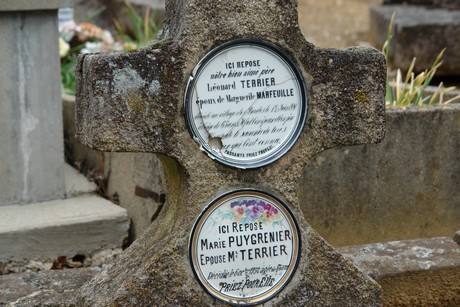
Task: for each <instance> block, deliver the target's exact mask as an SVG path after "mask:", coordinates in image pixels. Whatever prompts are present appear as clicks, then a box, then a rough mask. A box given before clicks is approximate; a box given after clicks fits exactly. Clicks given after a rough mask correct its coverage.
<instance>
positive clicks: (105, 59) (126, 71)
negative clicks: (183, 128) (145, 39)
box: [76, 44, 182, 153]
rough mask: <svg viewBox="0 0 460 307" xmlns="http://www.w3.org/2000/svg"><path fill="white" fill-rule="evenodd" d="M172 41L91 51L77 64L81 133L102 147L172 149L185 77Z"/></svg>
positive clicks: (85, 139) (85, 140)
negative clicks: (131, 48) (124, 49)
mask: <svg viewBox="0 0 460 307" xmlns="http://www.w3.org/2000/svg"><path fill="white" fill-rule="evenodd" d="M176 58H177V57H175V50H174V47H171V45H167V44H166V45H163V46H161V47H160V48H154V47H153V48H149V49H143V50H139V51H134V52H114V53H98V54H86V55H83V56H80V58H79V62H78V64H77V81H78V82H77V84H78V85H77V97H76V100H77V110H76V125H77V126H76V131H77V132H76V137H77V139H78V140H79V141H80V142H81V143H82V144H84V145H86V146H88V147H91V148H95V149H98V150H102V151H136V152H158V153H165V152H167V150H168V149H167V144H166V142H165V140H167V139H171V134H173V133H174V129H165V128H166V125H167V126H168V127H171V125H174V123H175V121H176V114H177V113H178V112H177V108H178V106H177V104H176V103H171V100H170V99H171V96H170V95H171V93H176V95H177V93H178V91H179V89H178V85H177V83H180V82H171V80H174V79H176V80H181V78H182V76H181V77H180V78H178V77H177V76H176V75H175V72H177V71H179V69H176V68H177V67H178V66H179V65H180V63H178V61H176Z"/></svg>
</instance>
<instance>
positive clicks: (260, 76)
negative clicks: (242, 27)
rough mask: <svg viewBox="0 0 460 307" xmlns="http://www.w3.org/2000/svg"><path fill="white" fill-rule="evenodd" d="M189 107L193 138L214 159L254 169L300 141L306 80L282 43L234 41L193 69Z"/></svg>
mask: <svg viewBox="0 0 460 307" xmlns="http://www.w3.org/2000/svg"><path fill="white" fill-rule="evenodd" d="M185 110H186V114H187V121H188V124H189V127H190V130H191V132H192V134H193V137H194V138H195V140H196V141H197V142H198V143H199V144H200V145H201V147H202V149H203V150H204V151H205V152H207V153H208V155H210V157H211V158H213V159H216V160H218V161H219V162H221V163H224V164H226V165H230V166H233V167H238V168H256V167H260V166H264V165H267V164H269V163H271V162H273V161H275V160H277V159H278V158H280V157H281V156H282V155H284V154H285V153H286V152H287V151H288V150H289V149H290V148H291V147H292V146H293V144H294V143H295V141H296V140H297V138H298V136H299V134H300V132H301V130H302V128H303V125H304V123H305V119H306V114H307V100H306V95H305V83H304V82H303V78H302V76H301V74H300V73H299V71H298V70H297V68H296V66H295V65H294V64H293V63H292V61H291V60H290V59H289V57H288V56H287V55H286V54H285V53H284V52H283V51H282V50H280V49H279V48H278V47H276V46H274V45H273V44H270V43H266V42H263V41H259V40H248V39H243V40H235V41H231V42H229V43H226V44H224V45H221V46H219V47H217V48H215V49H214V50H212V51H211V52H210V53H208V54H207V55H206V56H205V57H204V58H203V59H202V60H201V61H200V63H199V64H198V65H197V66H196V67H195V69H194V70H193V73H192V75H191V76H190V81H189V84H188V86H187V91H186V97H185Z"/></svg>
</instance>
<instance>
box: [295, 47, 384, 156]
mask: <svg viewBox="0 0 460 307" xmlns="http://www.w3.org/2000/svg"><path fill="white" fill-rule="evenodd" d="M300 59H301V61H302V63H303V64H304V65H305V68H306V69H307V71H308V72H309V73H310V74H311V76H312V81H311V85H310V86H311V93H310V95H311V96H310V98H311V100H310V101H311V113H310V115H309V121H308V125H309V130H311V131H314V130H316V131H315V132H314V134H315V135H317V136H320V139H321V142H322V144H323V148H332V147H336V146H342V145H356V144H366V143H378V142H380V141H381V140H382V139H383V138H384V136H385V80H386V63H385V58H384V56H383V54H382V53H380V52H379V51H378V50H376V49H373V48H367V47H353V48H348V49H345V50H336V49H321V48H316V49H315V51H314V52H312V53H310V54H308V53H305V54H304V55H303V56H302V55H301V56H300Z"/></svg>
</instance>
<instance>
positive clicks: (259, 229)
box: [190, 189, 300, 305]
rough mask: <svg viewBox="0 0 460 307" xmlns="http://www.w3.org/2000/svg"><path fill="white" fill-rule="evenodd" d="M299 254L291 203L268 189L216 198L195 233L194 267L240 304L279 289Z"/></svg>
mask: <svg viewBox="0 0 460 307" xmlns="http://www.w3.org/2000/svg"><path fill="white" fill-rule="evenodd" d="M299 256H300V236H299V230H298V227H297V223H296V221H295V219H294V217H293V215H292V213H291V211H290V210H289V209H288V207H287V206H286V205H285V204H284V203H283V202H282V201H281V200H280V199H278V198H277V197H275V196H273V195H270V194H268V193H266V192H263V191H259V190H253V189H244V190H236V191H231V192H228V193H225V194H223V195H221V196H219V197H218V198H217V199H215V200H213V201H212V202H211V203H210V204H209V205H208V206H207V207H206V209H205V210H204V211H203V212H202V214H201V215H200V216H199V218H198V219H197V221H196V223H195V226H194V228H193V230H192V233H191V237H190V259H191V262H192V268H193V271H194V273H195V275H196V277H197V278H198V281H199V282H200V284H201V285H202V286H203V287H204V289H205V290H206V291H207V292H208V293H210V294H211V295H213V296H214V297H216V298H218V299H220V300H222V301H225V302H227V303H231V304H235V305H252V304H258V303H262V302H264V301H267V300H269V299H270V298H272V297H273V296H275V295H276V294H278V293H279V291H281V289H282V288H283V287H284V286H285V285H286V284H287V283H288V282H289V280H290V279H291V277H292V275H293V274H294V272H295V270H296V268H297V263H298V260H299Z"/></svg>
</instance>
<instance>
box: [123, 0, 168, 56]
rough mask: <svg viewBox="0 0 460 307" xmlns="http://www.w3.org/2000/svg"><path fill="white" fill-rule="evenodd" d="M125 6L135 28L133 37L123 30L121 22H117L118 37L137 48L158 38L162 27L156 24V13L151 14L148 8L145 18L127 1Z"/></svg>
mask: <svg viewBox="0 0 460 307" xmlns="http://www.w3.org/2000/svg"><path fill="white" fill-rule="evenodd" d="M124 2H125V5H126V8H127V10H128V17H129V20H130V22H131V26H132V27H133V32H132V34H131V35H129V34H127V31H126V30H124V29H123V27H122V26H121V25H120V22H118V21H115V22H114V23H115V27H116V29H117V31H118V33H117V34H118V36H119V37H120V38H121V39H123V40H124V41H125V42H128V43H132V44H134V45H135V46H136V48H139V47H142V46H145V45H147V43H148V42H149V41H151V40H153V39H155V38H156V37H157V36H158V31H159V30H160V25H159V24H158V23H157V22H156V20H155V17H156V12H155V11H153V12H151V10H150V8H149V7H147V9H146V12H145V15H144V17H142V16H141V15H140V14H139V13H138V12H137V11H136V9H135V8H134V7H133V6H132V5H131V4H130V3H129V1H127V0H125V1H124Z"/></svg>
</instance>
